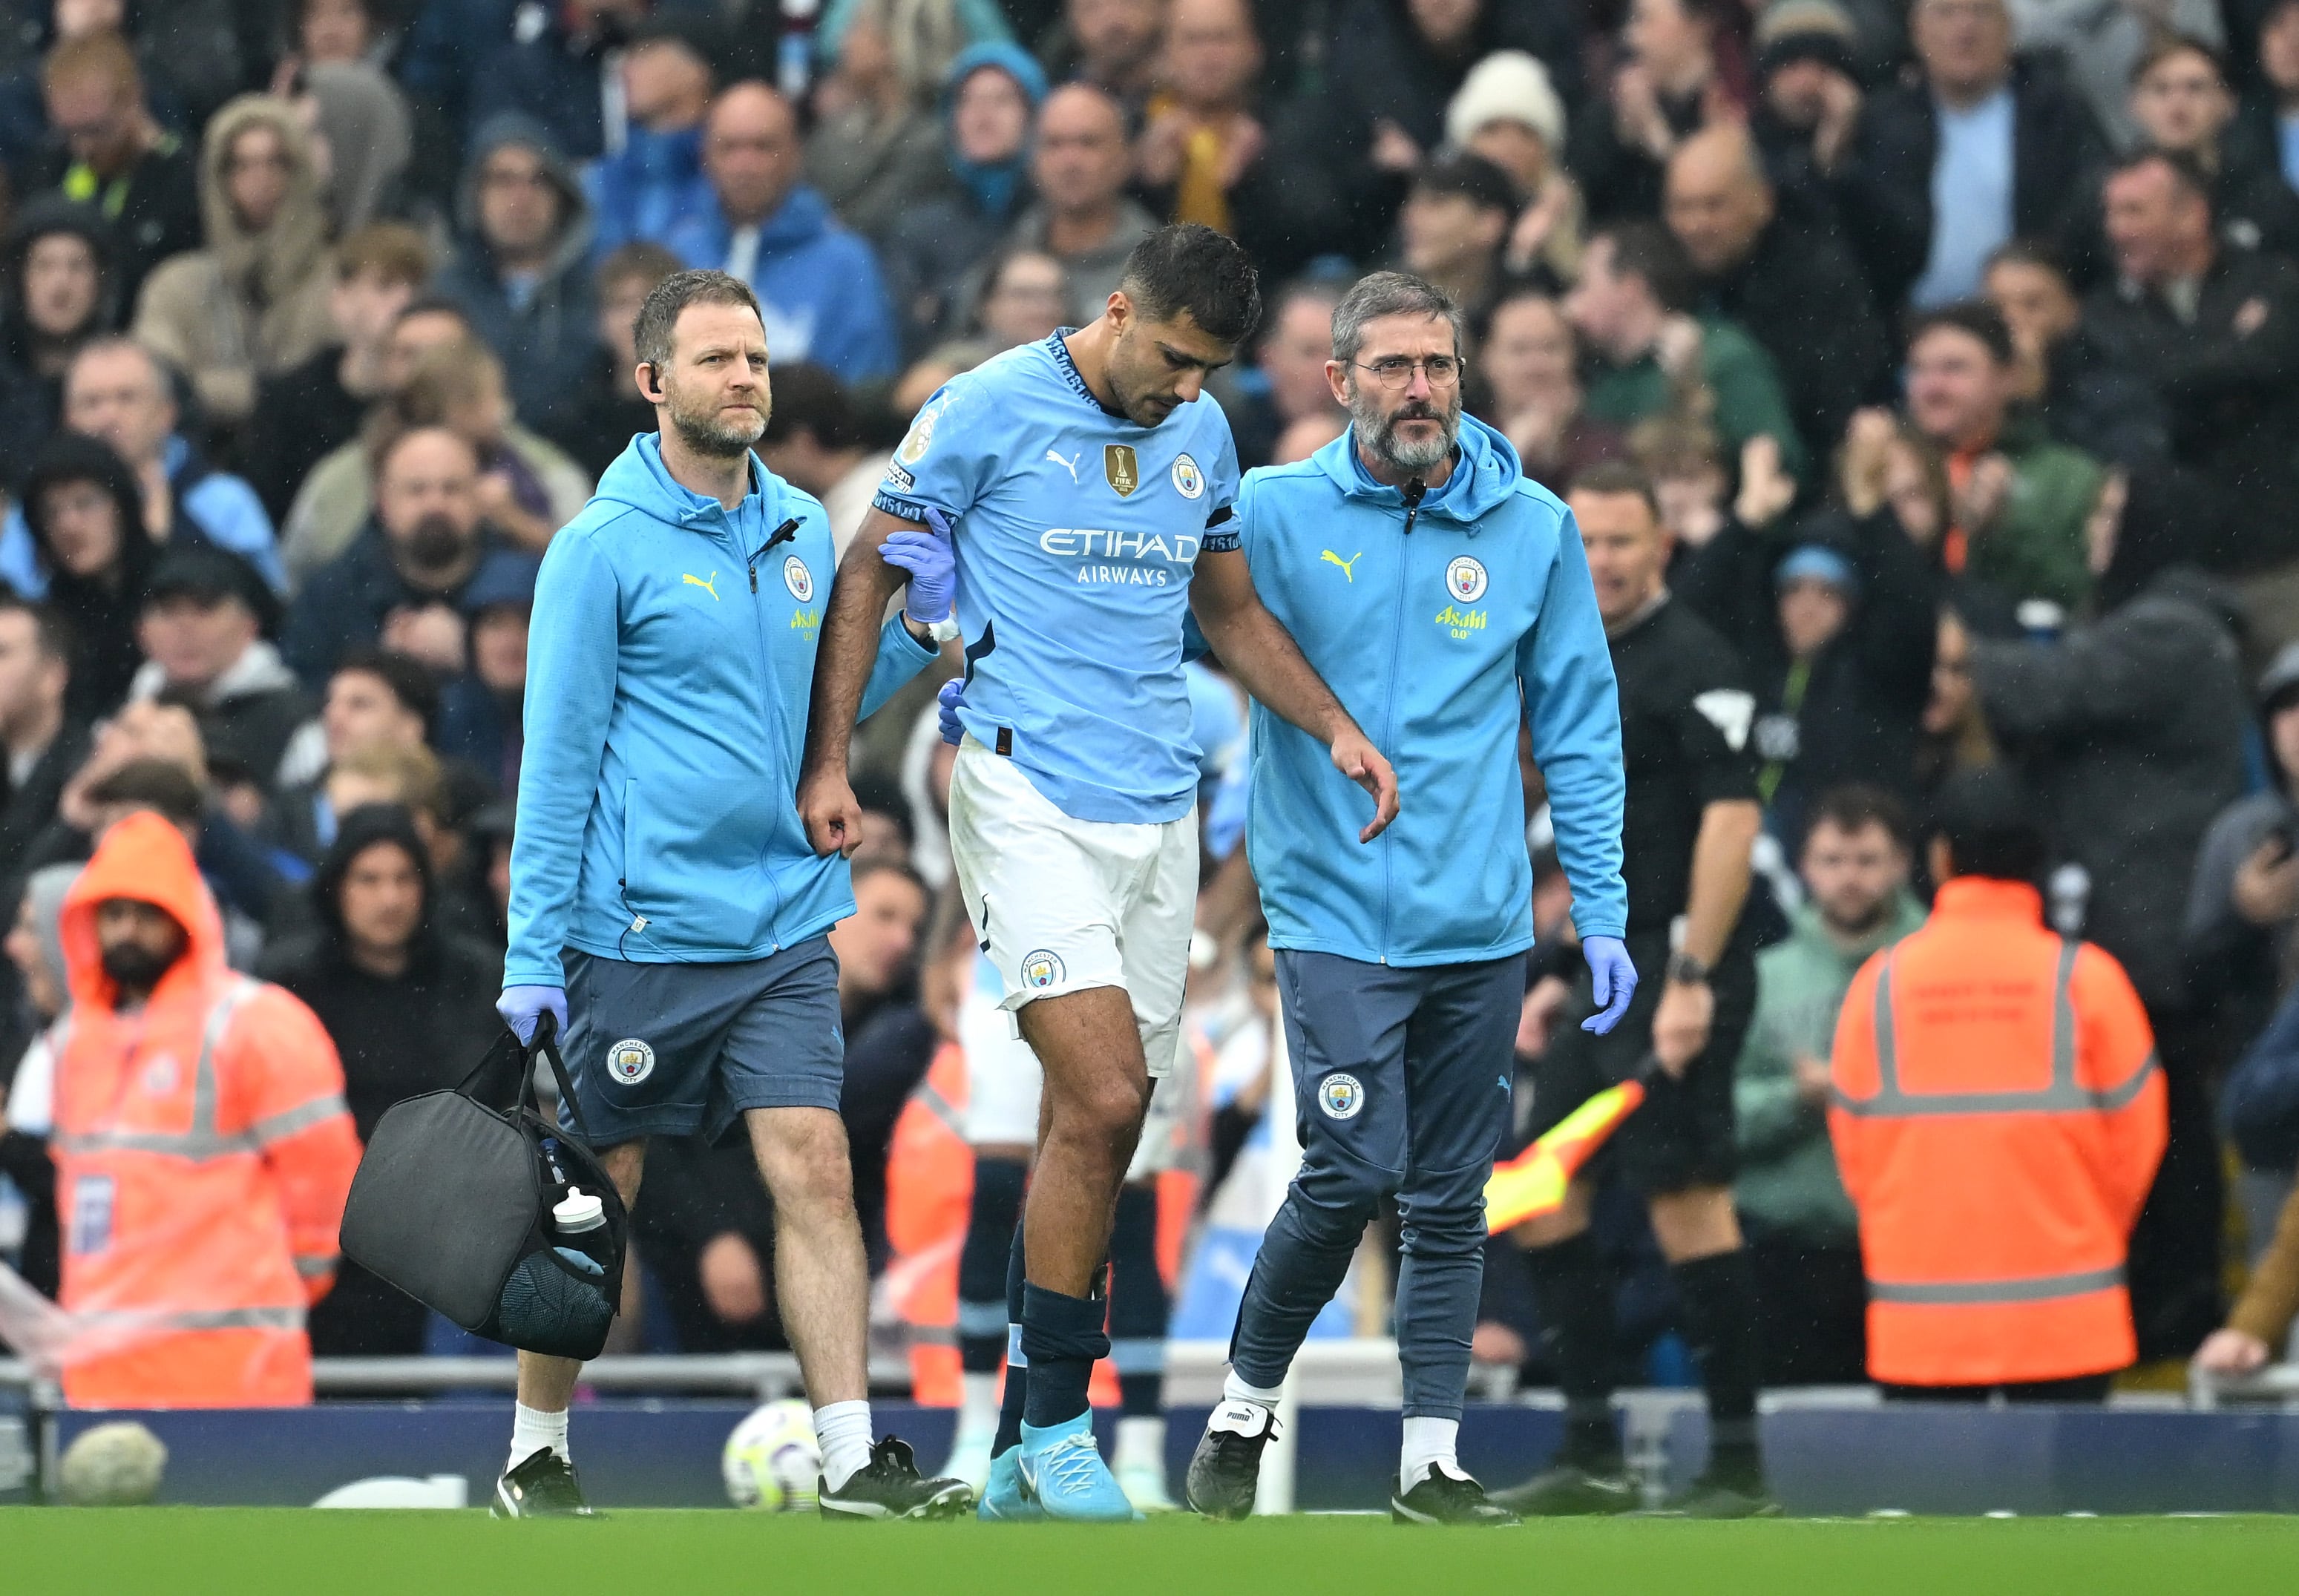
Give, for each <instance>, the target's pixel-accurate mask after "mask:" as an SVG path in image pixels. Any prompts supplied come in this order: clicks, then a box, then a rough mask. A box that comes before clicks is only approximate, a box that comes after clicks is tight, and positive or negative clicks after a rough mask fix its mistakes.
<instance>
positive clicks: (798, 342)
mask: <svg viewBox="0 0 2299 1596" xmlns="http://www.w3.org/2000/svg"><path fill="white" fill-rule="evenodd" d="M664 242H665V244H667V245H668V247H669V249H670V252H671V253H673V254H675V255H676V256H677V257H678V258H679V259H680V260H684V261H685V262H686V263H687V264H688V265H689V266H693V267H701V268H707V269H711V270H718V271H723V270H725V269H726V259H727V255H728V253H729V252H730V251H731V250H732V249H733V247H734V233H733V230H732V229H731V228H729V227H728V226H727V225H726V212H725V211H721V210H719V209H718V206H716V205H712V206H711V207H710V208H709V209H708V210H706V211H701V212H700V213H699V214H696V215H693V216H689V217H687V218H686V219H685V220H684V221H682V222H680V223H678V224H677V225H676V227H672V228H671V229H670V232H669V234H668V236H667V237H666V239H665V240H664ZM750 282H751V290H752V292H754V293H756V294H758V296H759V307H760V309H762V310H764V311H765V312H766V323H767V350H768V353H770V354H771V355H772V356H773V357H774V360H775V364H776V365H777V366H782V365H788V364H790V363H791V362H793V361H797V360H811V361H812V362H813V363H814V364H816V365H817V366H823V367H827V368H829V370H830V371H831V373H832V374H833V375H834V376H836V377H837V378H838V380H839V381H841V382H842V383H848V384H853V383H867V382H870V381H872V380H874V379H876V378H879V377H888V376H893V375H894V372H895V369H896V357H897V350H896V347H895V342H894V316H893V312H892V310H890V309H889V308H888V306H887V302H886V286H885V284H884V281H883V280H882V279H881V278H880V277H879V275H878V257H877V256H876V254H874V253H873V252H871V249H870V246H869V244H867V243H865V242H864V241H863V239H862V238H861V237H860V236H859V235H857V234H853V233H850V232H848V231H847V230H846V229H845V228H844V227H840V226H839V225H838V223H837V221H836V220H835V219H834V218H833V217H832V216H831V214H830V206H829V205H828V203H826V202H825V201H824V199H823V197H822V195H821V194H818V193H817V192H816V191H815V190H814V189H812V188H809V187H807V186H804V185H803V184H801V186H798V187H796V188H793V190H791V193H790V197H789V198H787V199H785V200H784V201H783V203H782V207H781V209H779V210H777V211H776V212H775V213H774V214H773V215H772V216H769V217H768V218H767V219H766V220H765V221H763V222H761V223H759V253H758V260H757V262H756V264H754V265H753V266H752V267H751V277H750Z"/></svg>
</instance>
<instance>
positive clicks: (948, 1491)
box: [816, 1435, 974, 1518]
mask: <svg viewBox="0 0 2299 1596" xmlns="http://www.w3.org/2000/svg"><path fill="white" fill-rule="evenodd" d="M816 1485H817V1488H818V1490H819V1492H820V1495H819V1496H818V1498H817V1501H816V1505H817V1506H818V1507H819V1508H820V1509H821V1510H822V1516H823V1517H825V1518H967V1517H973V1514H974V1487H973V1486H971V1485H969V1484H967V1483H966V1482H965V1481H964V1480H950V1479H942V1480H930V1479H928V1478H926V1477H925V1476H924V1475H922V1474H920V1473H919V1472H918V1461H917V1454H915V1453H914V1452H912V1451H910V1446H909V1442H907V1441H897V1440H896V1439H894V1437H893V1436H892V1435H889V1436H887V1437H886V1438H885V1439H884V1441H881V1442H879V1443H877V1444H876V1446H873V1447H872V1448H871V1449H870V1460H869V1462H867V1463H866V1464H864V1465H863V1466H862V1467H861V1468H858V1469H856V1470H855V1471H854V1472H853V1473H852V1474H851V1475H850V1476H847V1480H846V1483H845V1484H842V1485H841V1486H839V1487H838V1489H837V1490H835V1491H833V1490H832V1489H831V1488H830V1484H829V1482H828V1481H826V1480H818V1481H817V1482H816Z"/></svg>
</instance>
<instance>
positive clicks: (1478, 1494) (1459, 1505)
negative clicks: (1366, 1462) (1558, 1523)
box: [1389, 1468, 1523, 1527]
mask: <svg viewBox="0 0 2299 1596" xmlns="http://www.w3.org/2000/svg"><path fill="white" fill-rule="evenodd" d="M1389 1517H1390V1522H1391V1523H1393V1524H1479V1525H1485V1526H1490V1527H1498V1526H1502V1525H1506V1524H1520V1523H1523V1520H1522V1519H1520V1518H1519V1517H1517V1516H1516V1515H1515V1513H1512V1512H1510V1511H1509V1510H1508V1509H1506V1508H1505V1507H1502V1506H1500V1505H1499V1504H1498V1503H1496V1502H1495V1501H1492V1500H1491V1499H1490V1498H1489V1497H1488V1496H1486V1494H1485V1488H1484V1487H1483V1486H1482V1485H1480V1484H1477V1482H1476V1481H1474V1480H1473V1479H1471V1478H1470V1477H1469V1476H1467V1475H1465V1474H1448V1473H1447V1472H1446V1471H1445V1470H1444V1469H1442V1468H1432V1469H1431V1470H1430V1471H1429V1472H1428V1473H1427V1474H1424V1475H1423V1476H1421V1481H1420V1483H1419V1484H1416V1485H1415V1486H1414V1487H1413V1489H1412V1490H1410V1491H1407V1492H1405V1493H1402V1494H1399V1493H1397V1492H1395V1491H1392V1492H1390V1493H1389Z"/></svg>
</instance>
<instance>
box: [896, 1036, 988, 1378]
mask: <svg viewBox="0 0 2299 1596" xmlns="http://www.w3.org/2000/svg"><path fill="white" fill-rule="evenodd" d="M966 1086H967V1081H966V1054H964V1053H962V1052H960V1051H959V1046H958V1044H957V1043H955V1042H944V1043H942V1046H939V1047H937V1048H935V1049H934V1062H933V1063H931V1064H929V1065H928V1066H927V1068H926V1077H925V1079H924V1080H922V1081H920V1082H919V1083H918V1084H917V1087H916V1088H914V1089H913V1090H912V1091H911V1093H910V1099H909V1102H908V1103H906V1104H903V1105H902V1112H901V1116H900V1117H899V1118H897V1119H896V1120H895V1121H894V1134H893V1137H892V1139H891V1140H890V1141H889V1143H888V1144H887V1149H886V1245H887V1248H888V1250H889V1251H890V1252H891V1253H892V1254H893V1256H892V1258H890V1259H889V1260H888V1261H887V1263H886V1273H885V1284H884V1289H885V1292H886V1296H887V1300H888V1301H889V1302H891V1303H892V1305H893V1309H894V1311H895V1313H896V1314H897V1315H898V1316H899V1317H900V1318H901V1320H902V1322H903V1323H904V1324H906V1325H908V1326H909V1327H910V1400H911V1401H913V1402H923V1403H925V1405H926V1406H928V1407H930V1408H939V1407H955V1406H956V1405H957V1403H958V1399H959V1372H960V1371H959V1360H958V1255H959V1250H960V1249H962V1248H963V1247H964V1246H965V1245H966V1225H967V1217H968V1215H969V1213H970V1211H971V1207H972V1203H973V1200H974V1149H973V1148H972V1147H970V1146H968V1145H967V1141H966V1127H965V1117H966Z"/></svg>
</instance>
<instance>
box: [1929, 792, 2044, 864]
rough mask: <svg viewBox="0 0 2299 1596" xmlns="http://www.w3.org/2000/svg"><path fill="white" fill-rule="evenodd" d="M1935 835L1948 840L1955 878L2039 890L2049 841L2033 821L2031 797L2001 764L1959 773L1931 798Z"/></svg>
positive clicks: (2033, 802) (2033, 813) (2034, 807)
mask: <svg viewBox="0 0 2299 1596" xmlns="http://www.w3.org/2000/svg"><path fill="white" fill-rule="evenodd" d="M1934 808H1935V810H1936V812H1937V815H1938V819H1937V821H1936V823H1935V824H1934V826H1933V832H1934V834H1935V835H1937V836H1939V837H1942V838H1945V839H1946V841H1947V851H1948V858H1949V860H1950V862H1951V864H1953V865H1954V867H1955V873H1956V874H1958V875H1974V876H1982V877H1985V878H1987V879H1988V880H1990V881H2025V882H2027V883H2028V884H2029V886H2031V887H2037V886H2041V885H2042V884H2043V880H2044V869H2045V866H2046V865H2047V864H2050V863H2051V842H2050V839H2047V838H2046V836H2045V835H2044V828H2043V827H2042V826H2041V825H2039V824H2038V823H2037V821H2036V819H2035V814H2036V806H2035V799H2034V798H2033V797H2032V796H2031V795H2030V794H2029V792H2028V790H2026V789H2025V788H2024V787H2022V786H2021V783H2020V781H2019V779H2018V778H2017V777H2015V776H2013V774H2012V773H2011V772H2010V771H2008V770H2005V769H2004V767H2003V766H2002V765H1980V766H1979V767H1978V768H1977V769H1974V770H1964V771H1958V772H1957V773H1955V774H1954V775H1952V776H1950V777H1949V778H1948V779H1947V780H1946V781H1944V782H1943V783H1941V785H1940V790H1939V793H1938V797H1937V798H1935V799H1934Z"/></svg>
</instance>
